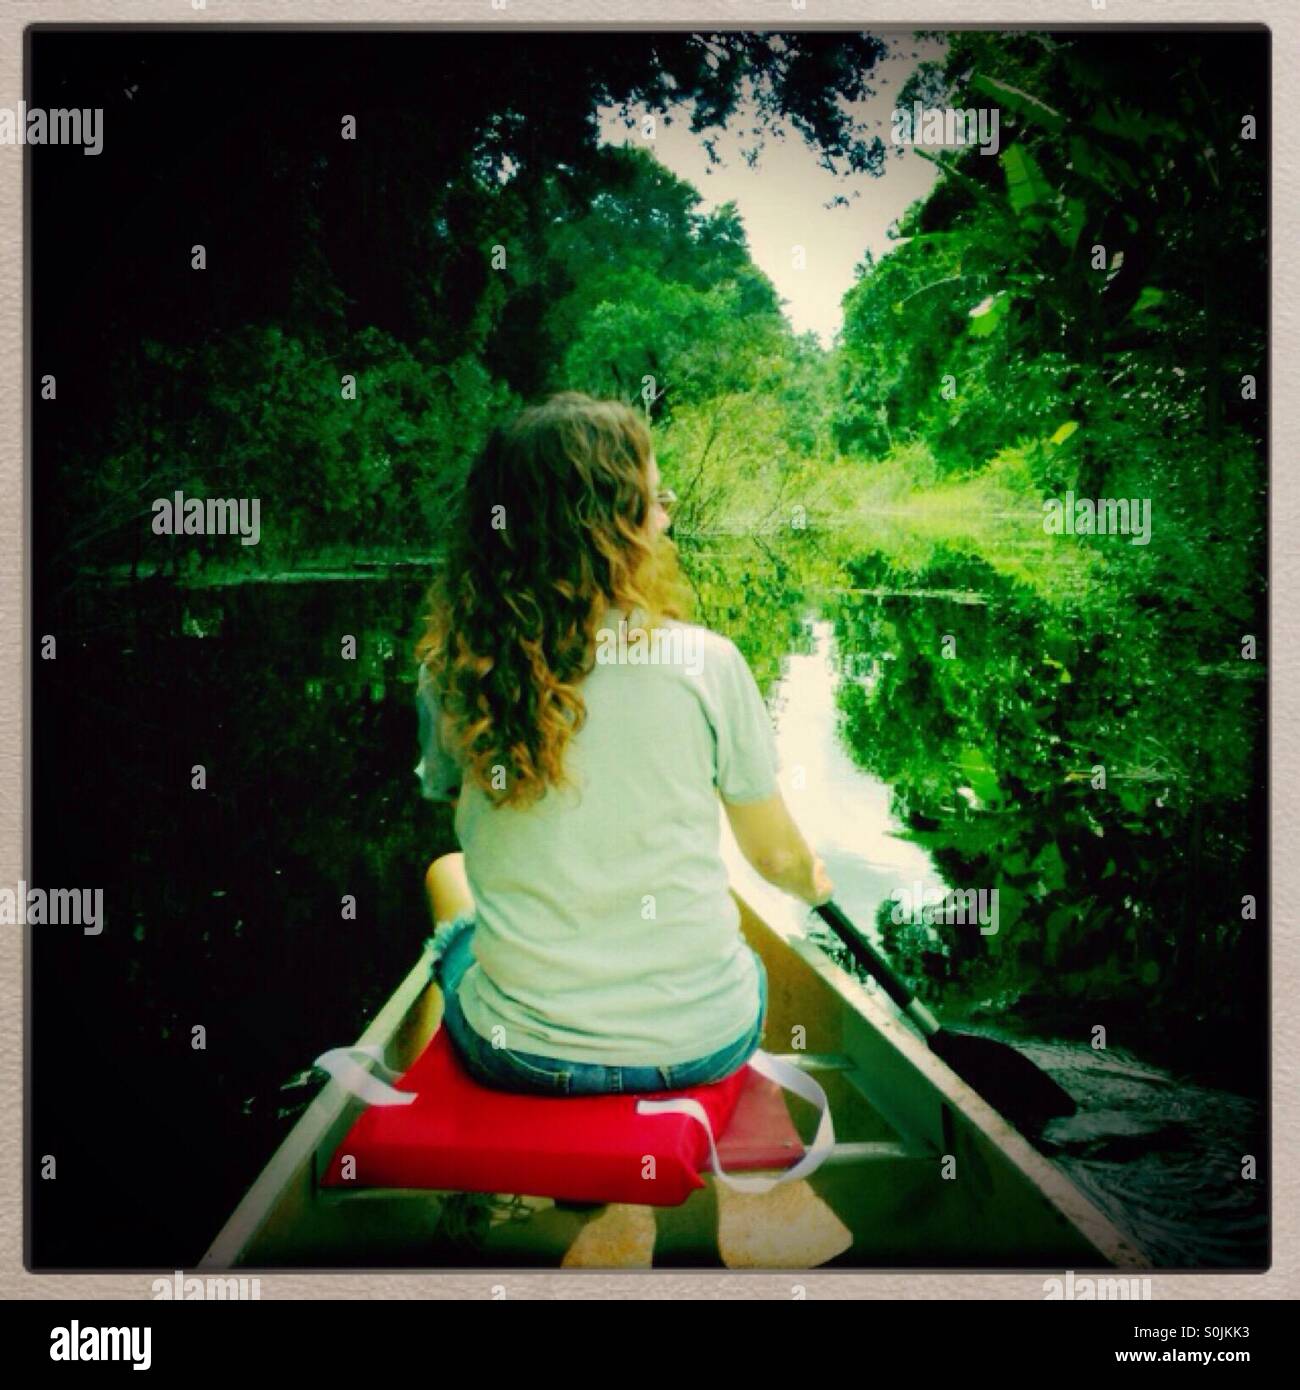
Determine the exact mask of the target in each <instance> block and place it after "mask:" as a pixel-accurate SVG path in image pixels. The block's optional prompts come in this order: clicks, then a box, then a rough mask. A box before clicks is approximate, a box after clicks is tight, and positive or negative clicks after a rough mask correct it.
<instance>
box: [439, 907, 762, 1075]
mask: <svg viewBox="0 0 1300 1390" xmlns="http://www.w3.org/2000/svg"><path fill="white" fill-rule="evenodd" d="M473 936H474V918H473V916H472V915H465V916H461V917H457V918H456V920H455V921H454V922H450V923H441V924H440V925H439V926H438V927H437V929H436V931H435V934H434V937H433V943H434V949H435V960H434V967H433V970H434V979H435V980H436V981H437V983H438V985H439V986H440V987H441V989H442V993H443V1000H444V1004H443V1023H444V1024H445V1026H446V1028H447V1032H448V1034H449V1035H450V1037H451V1040H452V1043H453V1044H454V1045H455V1048H456V1052H457V1053H458V1055H459V1056H460V1059H461V1062H462V1063H463V1064H464V1067H465V1070H466V1071H467V1072H468V1073H469V1074H470V1075H471V1076H472V1077H473V1078H474V1079H475V1080H476V1081H478V1082H479V1083H480V1084H481V1085H484V1086H491V1087H494V1088H495V1089H497V1090H501V1091H523V1092H527V1093H529V1094H534V1095H536V1094H541V1095H549V1096H556V1095H561V1096H596V1095H610V1094H614V1095H617V1094H620V1093H623V1092H640V1091H681V1090H685V1089H686V1088H687V1087H690V1086H703V1085H706V1084H708V1083H709V1082H713V1081H722V1080H723V1079H724V1078H726V1077H728V1076H730V1075H731V1074H732V1073H733V1072H735V1071H738V1070H739V1069H740V1068H741V1067H742V1066H744V1064H745V1063H746V1062H747V1061H748V1060H749V1059H750V1057H752V1056H753V1055H754V1053H755V1052H756V1051H757V1050H758V1047H759V1044H760V1043H761V1042H762V1040H763V1026H764V1024H765V1023H766V1022H767V971H766V970H765V969H764V967H763V962H762V960H761V959H760V958H759V956H758V953H757V952H754V953H753V954H754V960H755V962H756V963H757V966H758V993H759V1006H758V1018H757V1020H756V1021H755V1023H754V1026H753V1027H752V1028H751V1029H750V1030H749V1032H748V1033H746V1034H745V1035H744V1037H742V1038H737V1039H736V1041H735V1042H734V1043H730V1044H728V1045H727V1046H726V1047H723V1048H720V1049H719V1050H718V1051H717V1052H714V1053H711V1054H710V1055H709V1056H707V1057H700V1058H697V1059H696V1060H694V1061H690V1062H673V1063H670V1064H665V1065H663V1066H638V1067H617V1066H602V1065H600V1064H598V1063H594V1062H569V1061H564V1060H562V1059H560V1058H557V1057H543V1056H540V1055H538V1054H537V1053H535V1052H516V1051H513V1050H512V1049H510V1048H505V1047H493V1046H492V1044H491V1043H490V1042H489V1041H488V1040H487V1039H486V1038H484V1037H482V1036H481V1035H480V1034H478V1033H476V1032H475V1031H474V1029H473V1028H471V1027H470V1025H469V1021H468V1020H467V1019H466V1017H465V1011H464V1010H463V1009H462V1008H461V1005H460V999H459V998H458V997H457V995H458V991H459V989H460V982H461V980H462V979H463V978H464V976H465V972H466V971H467V970H468V969H469V967H470V966H471V965H472V964H473V963H474V956H473V953H472V951H471V946H472V942H473Z"/></svg>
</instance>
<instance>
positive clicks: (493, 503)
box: [415, 391, 689, 807]
mask: <svg viewBox="0 0 1300 1390" xmlns="http://www.w3.org/2000/svg"><path fill="white" fill-rule="evenodd" d="M651 448H652V446H651V439H650V431H649V428H648V427H647V425H646V422H645V420H644V419H643V418H642V416H641V415H640V413H639V412H637V411H636V410H634V409H633V408H632V407H630V406H628V405H624V404H622V403H621V402H619V401H607V400H594V399H593V398H592V397H590V396H587V395H583V394H582V393H581V392H577V391H564V392H561V393H560V394H558V395H554V396H552V397H550V399H549V400H547V401H545V402H544V403H542V404H540V405H535V406H531V407H529V408H527V409H525V410H523V411H521V412H520V413H519V414H518V415H517V416H516V417H515V418H514V419H512V420H511V421H509V422H508V423H506V424H503V425H500V426H498V427H497V428H496V429H495V430H494V431H493V432H492V434H491V436H490V437H489V439H488V441H487V444H486V445H485V447H484V449H483V451H482V453H481V454H479V456H478V458H477V459H476V460H475V462H474V464H473V465H472V467H471V469H470V472H469V476H468V478H467V480H466V485H465V491H464V495H463V500H462V504H461V513H460V516H459V518H458V524H457V525H456V526H455V527H454V528H453V531H452V541H451V545H450V548H449V552H448V554H447V556H446V563H445V565H444V567H443V569H442V570H441V572H440V575H439V578H438V579H437V580H436V581H435V583H434V586H433V589H432V591H431V593H430V596H429V613H428V617H427V626H426V629H425V632H424V635H423V636H422V637H421V638H420V641H419V642H418V643H417V645H416V651H415V654H416V657H417V659H418V660H419V661H421V662H423V664H424V665H425V666H426V667H427V669H428V673H429V676H430V677H431V679H432V683H433V688H434V690H435V692H436V693H437V695H438V696H439V698H440V700H441V705H442V710H443V720H444V722H443V726H442V727H443V731H444V732H443V743H444V746H445V747H447V748H450V749H456V750H458V751H459V752H460V753H461V755H462V760H463V761H464V763H465V775H466V778H467V779H472V780H473V782H474V783H475V784H476V785H477V786H478V787H480V788H481V789H482V791H483V792H484V793H485V795H486V796H487V797H488V798H489V800H490V801H491V802H492V803H493V804H494V805H496V806H498V807H501V806H514V807H525V806H528V805H531V804H532V803H533V802H535V801H537V800H538V798H540V797H541V796H543V795H544V794H545V791H546V788H547V787H548V786H563V785H566V784H567V782H568V778H567V776H566V775H565V772H564V749H565V745H566V744H567V743H568V741H569V739H570V738H572V737H573V735H574V734H575V733H577V732H578V730H579V729H581V728H582V725H583V723H584V722H585V720H586V706H585V704H584V702H583V699H582V695H581V692H580V690H579V684H580V682H581V680H582V678H583V677H584V676H585V675H586V674H587V673H588V672H589V671H590V670H591V669H592V667H593V666H594V665H595V646H596V630H597V628H598V626H599V624H600V620H601V618H602V617H603V616H604V615H605V613H606V611H607V610H608V608H609V607H610V606H611V605H613V606H617V607H619V608H621V609H622V610H623V611H624V612H625V613H629V614H630V613H631V611H632V610H633V609H637V610H639V612H638V615H637V623H638V625H640V626H643V627H645V628H646V629H651V628H653V627H655V626H657V625H658V624H659V622H660V621H661V620H662V619H664V618H684V617H686V615H687V612H688V608H689V603H688V590H687V587H686V585H685V583H684V582H683V579H682V575H681V571H680V569H679V567H678V562H677V550H676V547H675V546H674V545H673V543H672V541H671V540H669V538H668V537H667V536H666V535H663V534H660V535H657V536H656V535H654V534H653V531H652V528H651V526H650V525H649V520H650V517H651V515H652V510H653V508H654V505H655V500H656V499H655V496H654V494H653V492H652V490H651V486H650V473H649V461H650V456H651Z"/></svg>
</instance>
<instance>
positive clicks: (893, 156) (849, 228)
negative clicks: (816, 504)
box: [600, 36, 946, 347]
mask: <svg viewBox="0 0 1300 1390" xmlns="http://www.w3.org/2000/svg"><path fill="white" fill-rule="evenodd" d="M886 42H888V43H889V46H890V55H889V57H888V58H886V59H885V60H884V61H883V62H882V63H881V64H880V66H879V67H878V69H877V70H876V72H875V73H874V74H873V85H874V86H875V87H876V94H875V96H874V97H872V98H871V99H870V100H869V101H867V102H864V103H861V104H860V105H853V106H848V107H847V109H849V110H852V111H853V112H854V113H855V114H857V115H859V116H860V117H861V118H862V119H863V120H864V121H865V122H866V123H867V134H868V136H871V135H878V136H880V138H881V139H882V140H884V141H885V142H886V144H887V145H888V142H889V133H890V116H891V114H892V112H893V110H894V107H895V106H896V105H897V96H898V92H899V89H900V88H901V87H902V85H903V83H904V82H906V80H907V79H908V77H909V76H910V75H911V74H912V72H913V71H914V70H915V68H916V66H917V64H918V63H919V62H921V61H923V60H932V61H939V60H941V59H942V57H943V53H944V49H945V46H946V45H945V43H944V42H943V40H941V39H926V40H913V39H912V38H911V37H910V36H887V37H886ZM633 114H634V116H635V120H636V124H635V125H634V126H633V127H632V128H631V129H628V128H627V126H626V125H625V124H624V122H623V121H622V120H621V119H620V117H619V114H618V112H617V111H616V110H614V109H613V108H611V107H606V108H604V109H602V111H601V112H600V126H601V138H602V140H604V141H606V142H608V143H610V144H634V145H640V146H642V147H645V148H648V149H650V150H651V152H652V153H653V154H654V155H655V156H656V157H657V158H658V159H659V161H660V162H661V163H663V164H664V165H666V166H667V167H668V168H669V169H671V170H672V171H673V173H675V174H676V175H677V176H678V177H679V178H683V179H687V180H688V181H689V182H690V183H692V184H693V185H694V186H695V187H696V188H697V189H699V191H700V193H701V194H702V195H703V197H704V202H703V205H702V210H703V211H708V210H711V209H713V208H715V207H717V206H719V205H720V204H722V203H725V202H727V201H734V202H735V204H736V206H737V208H738V209H739V211H740V215H741V218H742V220H743V221H744V224H745V230H746V232H747V233H748V236H749V246H750V252H751V254H752V256H753V258H754V261H755V262H756V264H757V265H758V266H759V267H760V268H761V269H762V270H763V272H764V273H765V274H766V275H768V276H769V277H770V278H771V280H772V283H773V284H774V285H775V286H776V289H777V293H778V294H780V296H781V297H782V299H783V300H784V301H785V305H784V308H785V313H786V316H787V317H788V318H789V320H790V322H791V324H792V325H793V327H794V329H795V331H796V332H797V333H804V332H808V331H809V330H811V331H812V332H814V333H816V334H817V336H818V337H819V338H820V340H821V342H822V343H823V345H824V346H826V347H829V346H830V345H831V340H832V338H833V337H834V335H835V334H836V333H837V332H838V331H839V330H840V327H841V325H842V322H843V315H842V313H841V309H840V300H841V298H842V297H843V295H844V293H845V291H846V290H848V289H849V287H850V286H851V285H852V284H853V282H854V278H855V277H854V267H855V266H856V265H858V263H859V262H860V261H861V260H862V256H863V252H864V251H868V250H869V251H870V252H871V253H872V255H873V256H875V257H876V258H877V259H878V258H879V257H880V256H882V255H884V254H885V253H886V252H887V251H888V250H889V249H890V247H891V245H892V243H891V242H890V241H889V239H888V237H887V236H886V231H887V229H888V228H889V226H890V224H891V223H892V222H893V221H894V220H895V219H896V218H897V217H899V216H900V215H901V214H902V212H903V211H904V210H905V209H906V208H907V207H908V205H909V204H911V203H912V202H914V201H915V200H916V199H917V198H921V197H924V196H925V194H926V193H928V192H929V190H930V188H931V186H932V185H933V183H934V181H935V176H936V170H935V167H934V165H933V164H931V163H930V162H929V161H927V160H925V159H922V158H921V157H920V156H919V155H917V154H916V153H915V152H913V151H912V150H906V151H904V152H902V153H901V154H900V153H898V152H897V151H896V150H895V148H894V147H893V146H889V151H890V152H889V158H888V162H887V165H886V172H885V173H884V175H883V176H882V177H880V178H873V177H871V175H869V174H866V173H863V174H856V175H855V174H849V175H844V174H839V175H837V174H832V173H830V172H829V171H828V170H827V169H825V168H824V167H823V166H822V164H821V163H820V155H819V152H818V151H816V150H814V149H811V148H810V147H809V146H808V145H806V144H805V143H804V141H803V140H802V139H801V138H800V136H799V135H798V134H797V133H796V132H794V131H791V132H789V133H788V134H787V135H786V136H785V137H784V138H783V139H775V140H774V139H769V140H768V141H767V142H766V144H765V146H764V148H763V150H762V152H761V154H760V155H759V158H758V161H757V163H755V164H754V165H752V166H751V165H750V164H749V163H748V162H747V161H746V159H745V157H744V155H743V153H742V151H743V150H744V149H747V148H748V147H749V141H750V137H749V129H750V126H751V125H752V124H753V121H752V119H750V118H749V117H748V115H747V112H746V109H745V108H744V107H741V108H740V109H739V111H738V112H737V115H736V116H735V117H734V118H733V120H732V121H731V123H730V126H729V128H728V130H727V131H725V132H721V133H719V132H718V131H716V130H715V131H710V132H707V135H708V137H709V138H712V137H713V136H717V142H716V148H717V152H718V154H719V155H720V156H721V158H722V160H723V163H722V164H718V165H710V163H709V157H708V154H707V152H706V150H705V147H704V139H705V138H706V135H705V134H694V133H692V131H691V129H690V123H689V119H688V118H687V117H686V116H685V115H680V116H678V117H677V118H676V119H675V120H674V121H673V122H672V123H671V124H665V122H664V121H663V119H662V118H661V119H660V120H659V122H658V124H657V128H656V131H655V138H654V140H653V141H649V140H647V139H645V138H644V136H643V135H642V134H641V127H640V119H641V111H640V110H636V111H634V112H633ZM836 197H842V198H846V199H847V200H848V202H847V204H837V205H835V206H832V207H827V206H826V204H828V203H830V202H831V201H832V199H835V198H836ZM797 246H802V247H803V248H804V249H805V255H804V268H803V269H797V268H796V256H795V251H794V248H795V247H797Z"/></svg>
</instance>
